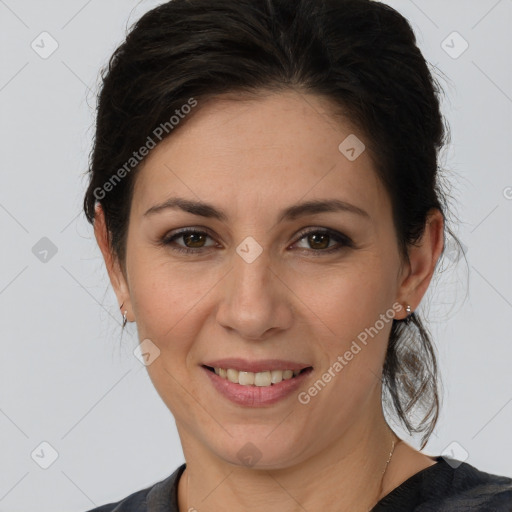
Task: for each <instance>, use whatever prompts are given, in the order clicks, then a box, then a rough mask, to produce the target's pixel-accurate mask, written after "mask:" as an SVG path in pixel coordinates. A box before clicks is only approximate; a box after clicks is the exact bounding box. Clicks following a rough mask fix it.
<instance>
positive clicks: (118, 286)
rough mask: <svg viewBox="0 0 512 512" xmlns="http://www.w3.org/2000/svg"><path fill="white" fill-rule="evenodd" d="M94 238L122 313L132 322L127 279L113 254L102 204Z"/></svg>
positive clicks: (95, 218)
mask: <svg viewBox="0 0 512 512" xmlns="http://www.w3.org/2000/svg"><path fill="white" fill-rule="evenodd" d="M94 236H95V237H96V242H97V243H98V246H99V248H100V250H101V253H102V254H103V259H104V260H105V266H106V267H107V272H108V276H109V278H110V283H111V284H112V288H113V289H114V292H115V294H116V296H117V300H118V303H119V307H120V308H121V306H122V313H124V311H128V313H127V319H128V320H129V321H131V320H130V311H131V304H130V290H129V287H128V284H127V282H126V278H125V276H124V274H123V272H122V270H121V266H120V264H119V260H118V259H117V258H116V257H115V256H114V255H113V254H112V251H111V247H110V240H109V233H108V231H107V225H106V222H105V214H104V212H103V208H102V207H101V204H98V205H97V206H96V208H95V216H94Z"/></svg>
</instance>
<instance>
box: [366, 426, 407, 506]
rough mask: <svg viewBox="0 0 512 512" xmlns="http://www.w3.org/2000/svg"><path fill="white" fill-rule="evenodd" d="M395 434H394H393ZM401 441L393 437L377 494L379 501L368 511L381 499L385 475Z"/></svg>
mask: <svg viewBox="0 0 512 512" xmlns="http://www.w3.org/2000/svg"><path fill="white" fill-rule="evenodd" d="M391 435H393V434H391ZM400 441H401V439H399V440H398V442H396V443H395V438H394V437H393V440H392V444H391V451H390V452H389V456H388V460H387V461H386V467H385V468H384V471H383V472H382V476H381V479H380V485H379V492H378V494H377V501H376V502H375V504H374V505H373V506H372V507H371V508H369V509H368V511H371V509H372V508H373V507H374V506H375V505H376V504H377V503H378V502H379V501H380V499H379V496H380V495H381V494H382V484H383V482H384V475H385V474H386V471H387V469H388V465H389V462H390V460H391V457H393V452H394V451H395V446H396V445H397V444H398V443H399V442H400Z"/></svg>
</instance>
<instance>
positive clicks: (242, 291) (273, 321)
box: [217, 250, 293, 341]
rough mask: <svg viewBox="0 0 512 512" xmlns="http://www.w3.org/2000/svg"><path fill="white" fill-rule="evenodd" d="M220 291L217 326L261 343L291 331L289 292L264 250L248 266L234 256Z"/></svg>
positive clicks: (238, 257)
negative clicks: (274, 335) (276, 334)
mask: <svg viewBox="0 0 512 512" xmlns="http://www.w3.org/2000/svg"><path fill="white" fill-rule="evenodd" d="M221 290H222V291H221V292H220V294H221V298H220V303H219V306H218V308H217V322H218V323H219V324H220V325H221V326H222V327H224V328H225V329H227V330H229V331H232V332H233V333H236V334H237V335H238V336H239V337H240V338H243V339H247V340H253V341H259V340H261V341H263V340H265V339H267V338H268V337H270V336H272V335H273V334H275V333H277V332H279V331H282V330H286V329H288V328H289V327H290V325H291V323H292V319H293V316H292V308H291V303H290V294H291V292H290V290H289V288H288V287H287V286H286V284H285V283H284V282H283V279H282V277H281V276H280V275H279V272H278V270H276V269H275V268H271V266H270V261H269V258H268V255H267V254H266V252H265V250H264V251H263V252H262V253H261V254H260V256H259V257H258V258H256V260H254V261H252V262H251V263H248V262H247V261H245V260H244V259H243V258H242V257H240V256H239V255H238V254H234V256H233V265H232V268H231V270H230V271H229V273H228V274H227V275H226V276H225V278H224V284H223V286H222V287H221Z"/></svg>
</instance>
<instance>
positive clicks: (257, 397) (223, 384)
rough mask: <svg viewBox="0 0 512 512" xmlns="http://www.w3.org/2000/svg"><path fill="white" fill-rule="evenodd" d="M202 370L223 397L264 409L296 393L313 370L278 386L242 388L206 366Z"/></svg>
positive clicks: (284, 381)
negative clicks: (263, 407)
mask: <svg viewBox="0 0 512 512" xmlns="http://www.w3.org/2000/svg"><path fill="white" fill-rule="evenodd" d="M201 368H202V369H203V370H204V371H205V372H206V374H207V375H208V377H209V378H210V381H211V383H212V384H213V387H214V388H215V389H216V390H217V391H218V392H219V393H220V394H221V395H223V396H225V397H226V398H227V399H228V400H231V401H232V402H234V403H235V404H237V405H245V406H248V407H262V406H265V405H272V404H275V403H276V402H279V400H283V399H284V398H286V397H288V396H290V395H291V394H292V393H293V392H294V391H296V390H297V388H298V387H299V386H300V385H301V384H302V383H303V382H304V380H305V379H307V377H308V376H309V374H310V373H311V372H312V370H313V369H312V368H309V369H307V370H306V371H304V372H302V373H300V374H299V375H297V376H296V377H293V378H291V379H286V380H282V381H281V382H279V383H278V384H272V385H271V386H242V385H241V384H235V383H234V382H231V381H229V380H227V379H224V378H223V377H219V376H218V375H217V374H216V373H214V372H212V371H210V370H208V369H207V368H205V367H204V366H202V367H201Z"/></svg>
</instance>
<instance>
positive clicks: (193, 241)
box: [161, 229, 215, 254]
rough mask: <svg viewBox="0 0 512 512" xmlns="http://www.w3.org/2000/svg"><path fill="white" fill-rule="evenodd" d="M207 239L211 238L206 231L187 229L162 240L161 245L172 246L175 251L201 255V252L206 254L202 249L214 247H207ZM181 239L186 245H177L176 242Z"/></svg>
mask: <svg viewBox="0 0 512 512" xmlns="http://www.w3.org/2000/svg"><path fill="white" fill-rule="evenodd" d="M207 238H211V237H210V235H209V234H208V233H206V232H204V231H198V230H195V229H186V230H183V231H179V232H178V233H174V234H173V235H170V236H165V237H164V238H163V239H162V240H161V245H165V246H170V247H171V249H172V250H173V251H178V252H184V253H196V254H199V253H200V252H204V251H202V249H207V248H210V247H212V245H209V246H208V245H205V242H206V240H207ZM180 239H181V240H182V241H183V244H184V245H181V244H177V243H176V241H177V240H180ZM213 245H215V244H213Z"/></svg>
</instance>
